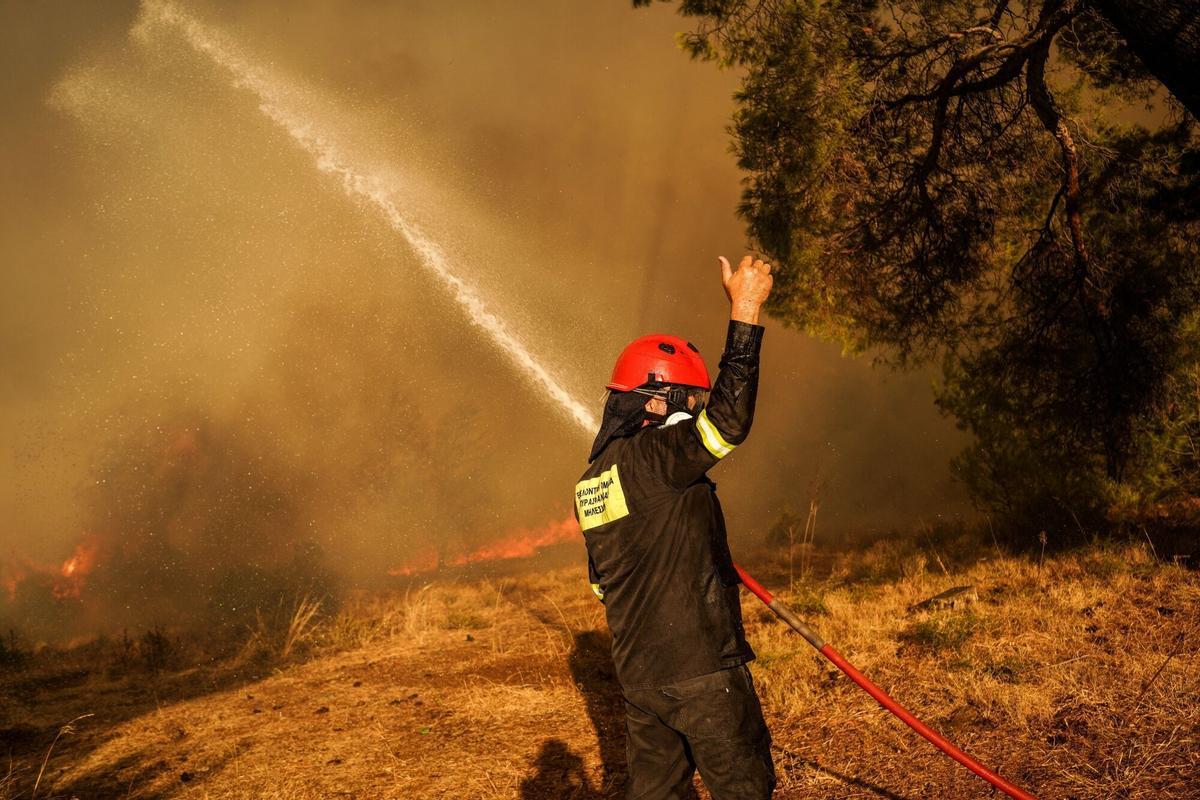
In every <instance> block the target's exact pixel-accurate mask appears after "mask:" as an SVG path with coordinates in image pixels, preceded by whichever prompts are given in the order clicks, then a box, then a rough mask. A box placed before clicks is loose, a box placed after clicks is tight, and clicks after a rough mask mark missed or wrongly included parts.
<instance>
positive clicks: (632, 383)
mask: <svg viewBox="0 0 1200 800" xmlns="http://www.w3.org/2000/svg"><path fill="white" fill-rule="evenodd" d="M643 383H675V384H679V385H682V386H696V387H698V388H701V389H710V388H712V384H711V383H710V382H709V380H708V369H707V368H706V367H705V366H704V359H702V358H701V357H700V351H699V350H697V349H696V345H694V344H692V343H691V342H689V341H687V340H686V339H680V338H679V337H678V336H667V335H666V334H662V333H652V334H650V335H649V336H643V337H641V338H640V339H634V340H633V341H632V342H630V343H629V346H627V347H626V348H625V349H624V350H622V351H621V355H620V356H619V357H618V358H617V365H616V366H615V367H613V374H612V380H610V381H609V382H608V388H609V389H615V390H616V391H618V392H629V391H632V390H634V389H636V388H637V387H639V386H641V385H642V384H643Z"/></svg>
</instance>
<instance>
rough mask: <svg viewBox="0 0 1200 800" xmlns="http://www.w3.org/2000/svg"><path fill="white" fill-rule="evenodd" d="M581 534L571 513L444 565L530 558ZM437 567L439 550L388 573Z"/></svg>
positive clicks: (454, 557) (480, 548) (401, 573)
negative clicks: (545, 548)
mask: <svg viewBox="0 0 1200 800" xmlns="http://www.w3.org/2000/svg"><path fill="white" fill-rule="evenodd" d="M581 535H582V533H581V532H580V530H579V523H578V522H577V521H576V520H575V516H574V515H573V514H569V515H567V516H566V517H565V518H563V519H561V520H555V521H553V522H549V523H547V524H545V525H542V526H540V527H536V528H528V529H523V530H518V531H514V532H513V533H511V534H509V535H507V536H505V537H503V538H502V539H499V540H497V541H494V542H488V543H487V544H483V545H480V546H479V547H477V548H475V549H474V550H472V551H470V552H468V553H463V554H459V555H455V556H453V557H450V558H447V559H446V560H445V561H443V562H442V566H443V567H457V566H462V565H464V564H474V563H477V562H480V561H497V560H501V559H508V558H529V557H530V556H533V555H536V554H537V552H538V550H540V549H541V548H543V547H548V546H550V545H553V544H561V543H562V542H569V541H571V540H572V539H575V538H577V537H579V536H581ZM437 568H438V559H437V551H436V550H429V551H427V552H425V553H422V554H421V555H420V556H417V557H416V558H412V559H410V560H409V561H407V562H405V563H404V564H403V565H401V566H398V567H392V568H391V569H389V570H388V573H387V574H388V575H392V576H394V577H399V576H405V575H416V574H418V573H421V572H432V571H434V570H436V569H437Z"/></svg>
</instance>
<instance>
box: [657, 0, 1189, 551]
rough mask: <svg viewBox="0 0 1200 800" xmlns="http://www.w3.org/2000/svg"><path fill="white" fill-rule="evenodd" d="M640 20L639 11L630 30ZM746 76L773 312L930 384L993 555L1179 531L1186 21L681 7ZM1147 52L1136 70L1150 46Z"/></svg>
mask: <svg viewBox="0 0 1200 800" xmlns="http://www.w3.org/2000/svg"><path fill="white" fill-rule="evenodd" d="M648 4H649V0H635V3H634V5H648ZM678 9H679V12H680V13H681V14H682V15H684V16H685V17H686V18H687V19H688V20H689V21H690V23H692V30H691V31H690V32H688V33H685V34H682V35H681V44H682V46H683V47H684V49H685V50H686V51H688V52H689V53H690V54H691V55H693V56H694V57H697V58H701V59H709V60H714V61H717V62H718V63H720V64H721V65H724V66H734V67H737V68H740V69H741V70H743V74H744V78H743V82H742V87H741V90H740V91H739V92H738V94H737V103H738V105H737V110H736V113H735V116H734V118H733V121H732V126H731V133H732V135H733V147H734V150H735V152H736V154H737V156H738V159H739V164H740V166H741V167H742V169H743V170H744V171H745V173H746V178H745V191H744V196H743V202H742V205H741V207H740V213H741V215H742V216H743V218H744V219H745V221H746V224H747V229H748V233H749V235H750V237H751V238H752V239H753V240H754V241H755V242H757V243H758V245H759V246H760V247H761V248H762V249H763V250H764V251H765V252H766V253H768V254H769V255H770V257H771V259H772V260H773V261H776V262H778V264H779V268H778V277H777V280H776V292H775V294H774V295H773V296H772V303H773V306H772V309H771V310H772V312H773V313H774V315H775V316H776V317H777V318H780V319H783V320H785V321H787V322H788V323H790V324H793V325H796V326H799V327H803V328H805V329H807V330H809V331H812V332H815V333H817V334H820V335H823V336H826V337H830V338H835V339H840V340H841V341H843V342H845V343H846V344H847V345H848V346H849V347H851V348H852V349H855V350H858V351H860V352H870V353H871V354H873V355H874V356H876V357H877V358H878V359H880V360H882V361H885V362H887V363H890V364H892V365H896V366H901V367H909V366H914V365H918V364H922V363H927V362H930V361H933V362H935V363H940V364H941V365H942V367H943V373H944V375H943V380H942V381H941V383H940V385H939V387H938V389H937V402H938V404H939V406H940V407H941V408H942V409H943V410H944V411H945V413H947V414H950V415H953V416H954V417H955V418H956V419H957V420H958V422H959V424H960V425H961V426H962V427H964V428H966V429H968V430H969V431H970V432H971V433H972V434H973V435H974V437H975V442H974V444H973V445H971V446H970V447H969V448H968V449H967V450H966V451H965V452H963V453H962V454H961V455H960V456H959V458H958V459H957V461H956V464H955V470H956V473H957V475H958V477H960V478H961V479H962V480H963V481H964V482H965V483H966V484H967V486H968V487H969V488H970V490H971V491H972V493H973V495H974V497H975V499H976V501H977V502H978V504H979V505H980V506H981V507H982V508H983V509H985V510H986V511H988V512H989V513H990V514H991V515H992V516H993V517H994V518H995V519H996V520H997V521H998V522H1001V523H1004V524H1002V525H1000V526H999V528H1000V532H1001V535H1002V536H1003V535H1008V536H1012V537H1016V538H1017V539H1018V540H1019V541H1021V542H1029V541H1031V538H1030V534H1036V533H1037V532H1039V531H1042V530H1050V531H1051V532H1052V533H1054V534H1056V535H1055V537H1054V540H1055V541H1057V542H1059V543H1062V542H1070V541H1075V542H1078V541H1080V540H1081V539H1086V538H1088V537H1090V536H1091V535H1093V534H1095V533H1097V532H1104V531H1114V530H1126V531H1137V532H1138V535H1139V536H1140V535H1141V530H1142V528H1143V527H1145V528H1148V529H1150V530H1152V531H1155V532H1156V533H1164V532H1165V533H1171V532H1174V533H1178V534H1182V536H1180V537H1177V539H1176V542H1175V544H1179V546H1180V547H1181V548H1182V549H1184V550H1186V549H1187V548H1189V547H1190V546H1191V544H1192V543H1193V542H1194V539H1195V533H1196V530H1197V516H1198V515H1197V506H1198V499H1197V495H1198V493H1200V484H1198V482H1197V481H1198V478H1197V476H1198V475H1200V451H1198V450H1197V443H1198V441H1200V438H1198V437H1200V367H1198V363H1200V348H1198V345H1200V321H1198V315H1197V309H1198V307H1200V306H1198V303H1200V266H1198V264H1197V258H1196V257H1197V241H1198V239H1197V234H1198V233H1200V224H1198V219H1197V213H1198V209H1200V204H1198V203H1197V200H1200V151H1198V150H1197V146H1196V145H1197V143H1196V135H1195V113H1196V111H1197V109H1198V108H1200V103H1198V102H1197V99H1196V94H1195V88H1194V84H1195V74H1196V66H1197V61H1198V60H1200V59H1198V58H1197V55H1198V53H1200V47H1198V43H1200V34H1198V30H1200V29H1198V27H1197V23H1196V11H1197V8H1196V4H1195V3H1189V2H1171V3H1162V4H1148V3H1139V2H1135V0H1112V2H1084V1H1079V0H1033V1H1031V2H1022V3H1012V2H1008V0H993V1H991V2H972V1H971V0H950V1H945V2H932V3H927V2H921V3H917V2H879V1H878V0H849V1H845V0H834V2H826V3H814V2H782V0H757V1H756V0H717V1H716V2H712V1H706V2H690V1H689V0H683V2H680V3H679V4H678ZM1150 32H1155V33H1154V34H1153V37H1154V39H1153V41H1154V44H1153V45H1151V44H1150V41H1149V39H1150Z"/></svg>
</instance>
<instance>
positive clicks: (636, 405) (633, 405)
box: [588, 392, 646, 464]
mask: <svg viewBox="0 0 1200 800" xmlns="http://www.w3.org/2000/svg"><path fill="white" fill-rule="evenodd" d="M645 421H646V397H645V395H641V394H638V393H637V392H611V393H609V395H608V401H607V402H605V404H604V417H603V418H602V419H601V420H600V432H599V433H597V434H596V440H595V441H594V442H593V443H592V452H591V454H590V455H589V456H588V463H589V464H590V463H592V462H593V461H595V460H596V457H597V456H599V455H600V453H602V452H603V451H604V448H605V447H607V446H608V443H609V442H611V441H612V440H613V439H619V438H621V437H622V436H632V435H633V434H635V433H637V432H638V431H639V430H641V428H642V424H643V423H644V422H645Z"/></svg>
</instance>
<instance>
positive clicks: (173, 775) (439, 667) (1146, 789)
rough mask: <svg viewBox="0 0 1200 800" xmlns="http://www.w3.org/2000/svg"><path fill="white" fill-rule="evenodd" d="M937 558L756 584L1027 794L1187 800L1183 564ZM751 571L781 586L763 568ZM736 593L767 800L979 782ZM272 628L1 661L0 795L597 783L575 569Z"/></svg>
mask: <svg viewBox="0 0 1200 800" xmlns="http://www.w3.org/2000/svg"><path fill="white" fill-rule="evenodd" d="M937 550H938V551H939V552H938V555H937V556H936V557H935V556H934V555H933V554H932V552H930V551H928V550H925V551H922V548H921V547H920V546H919V545H914V544H913V543H911V542H907V543H906V542H898V541H896V542H880V543H877V544H875V545H873V546H872V547H869V548H866V549H865V550H860V551H848V552H845V553H840V554H830V553H828V552H825V553H821V552H820V551H818V553H817V555H816V558H815V559H814V562H815V565H816V566H815V569H814V574H816V575H818V576H820V577H819V578H818V579H809V580H807V581H804V582H802V583H797V584H796V585H794V586H792V587H790V588H789V587H784V588H785V590H784V591H782V592H781V596H782V597H784V599H786V600H788V601H789V602H791V603H792V604H793V605H794V607H795V608H796V609H797V610H798V611H800V612H801V613H803V614H804V615H805V616H807V617H808V618H809V619H810V620H811V621H812V622H813V623H814V624H815V625H816V626H817V627H818V629H819V630H821V632H822V633H823V634H824V635H825V636H826V637H827V638H828V639H829V640H830V641H832V642H834V643H835V644H836V645H837V647H838V648H839V649H840V650H841V651H842V652H843V653H844V654H845V655H846V656H847V657H848V658H849V659H850V660H851V661H853V662H854V663H855V664H856V665H857V666H858V667H859V668H860V669H862V670H863V671H864V672H866V673H867V674H868V675H869V676H871V677H872V678H873V679H874V680H875V681H876V682H877V683H879V684H880V685H881V686H883V687H884V688H885V689H886V690H888V691H889V692H891V693H892V694H893V695H894V696H895V697H896V698H897V699H898V700H900V701H901V702H902V703H904V704H905V705H907V706H908V707H909V708H911V709H912V710H913V711H914V712H915V713H917V714H918V715H919V716H921V717H922V718H923V719H925V720H926V721H927V722H929V723H930V724H932V725H933V726H934V727H936V728H938V729H940V730H942V731H943V732H944V733H946V734H948V735H949V736H950V737H951V738H953V739H954V740H956V741H957V742H958V743H959V744H960V745H961V746H963V747H964V748H965V749H967V750H968V751H969V752H972V753H973V754H974V755H976V756H977V757H979V758H980V759H981V760H982V761H984V762H985V763H988V764H989V765H991V766H994V767H996V768H997V769H998V770H999V771H1001V772H1002V773H1003V774H1005V775H1006V776H1008V777H1010V778H1011V779H1013V780H1015V781H1016V782H1017V783H1019V784H1022V785H1025V786H1027V787H1028V788H1031V789H1033V790H1034V791H1035V792H1036V793H1037V794H1038V795H1039V796H1040V797H1043V798H1111V797H1122V798H1151V797H1153V798H1167V797H1169V798H1186V797H1200V790H1198V789H1197V786H1200V769H1198V767H1197V763H1198V760H1200V703H1197V698H1198V697H1200V670H1197V669H1196V666H1195V656H1196V653H1197V649H1198V644H1200V637H1198V634H1200V629H1198V627H1197V620H1200V614H1198V612H1200V580H1198V578H1197V575H1196V573H1194V572H1189V571H1186V570H1183V569H1181V568H1179V567H1175V566H1168V565H1162V564H1159V563H1157V562H1156V561H1155V560H1154V558H1153V557H1152V555H1151V554H1150V553H1149V551H1148V550H1143V549H1141V548H1136V547H1133V548H1122V549H1116V548H1105V547H1097V548H1093V549H1091V550H1088V551H1086V552H1081V553H1075V554H1068V555H1063V556H1047V557H1046V559H1045V563H1044V564H1043V565H1042V567H1041V568H1040V569H1039V567H1038V564H1037V562H1036V560H1035V561H1033V562H1030V561H1026V560H1022V559H1014V558H1003V557H995V555H994V551H993V550H992V548H991V547H990V546H989V547H988V548H987V549H986V552H987V553H989V554H992V555H993V557H992V558H990V559H988V560H983V561H976V560H975V559H976V557H977V556H978V555H979V554H980V552H985V551H981V550H979V549H977V548H974V547H973V546H970V545H969V543H967V542H960V543H958V544H957V545H956V544H955V543H953V542H940V543H939V544H938V547H937ZM939 561H940V562H941V565H939V563H938V562H939ZM752 565H753V566H756V567H757V569H755V570H754V571H755V572H756V573H757V574H758V575H759V577H760V578H762V579H763V580H764V581H765V582H767V583H769V584H772V585H775V586H779V585H780V584H781V583H785V582H786V575H787V565H786V560H785V559H781V560H780V561H778V562H771V561H768V560H763V559H759V560H758V561H757V562H752ZM930 565H932V570H931V569H930ZM943 567H944V568H943ZM960 584H971V585H973V586H974V587H975V591H974V592H973V593H971V595H970V597H971V598H972V599H971V600H970V601H969V602H967V603H966V604H965V605H959V606H957V607H954V608H947V609H941V610H932V611H922V612H917V613H910V612H909V611H908V609H909V607H910V606H912V605H913V604H914V603H916V602H918V601H921V600H924V599H926V598H928V597H930V596H932V595H934V594H937V593H938V592H940V591H942V590H944V589H947V588H949V587H950V586H954V585H960ZM756 603H757V601H754V600H753V598H750V597H749V596H748V595H747V596H746V599H745V605H744V608H745V616H746V619H747V631H748V635H749V637H750V639H751V642H752V644H753V645H754V647H755V649H756V651H757V652H758V654H759V661H758V662H757V664H756V665H755V666H754V667H753V669H754V674H755V678H756V680H757V682H758V684H759V689H760V693H761V695H762V697H763V702H764V706H765V709H766V713H767V716H768V722H769V723H770V725H771V727H772V731H773V734H774V737H775V743H776V747H777V750H776V763H777V768H778V772H779V777H780V789H779V792H778V794H777V797H780V798H784V799H785V800H788V799H790V798H871V797H891V798H895V797H900V798H913V799H915V798H923V797H929V796H932V795H938V796H941V797H946V798H975V797H978V798H982V797H988V796H990V795H989V791H988V790H987V787H986V786H985V785H984V784H982V783H981V782H980V781H978V780H977V779H975V778H973V777H972V776H970V775H969V774H968V773H967V772H966V771H965V770H963V769H961V768H960V767H958V766H956V765H954V764H953V763H952V762H949V761H948V760H946V759H945V758H943V757H941V756H940V755H938V754H937V753H936V752H935V751H934V750H933V749H932V748H931V747H930V746H929V745H927V744H926V743H925V742H924V741H923V740H921V739H919V738H918V737H916V736H915V735H914V734H912V733H911V732H910V731H909V730H908V729H907V728H905V727H904V726H903V725H901V724H900V723H899V722H897V721H896V720H894V719H893V718H891V717H890V716H889V715H887V714H886V712H884V711H883V710H882V709H880V708H879V707H878V706H877V705H875V704H874V703H873V702H872V701H871V700H870V699H869V698H868V697H867V696H866V695H865V694H863V693H862V692H861V691H859V690H858V689H857V688H855V687H854V686H853V685H852V684H850V683H849V681H848V680H846V679H845V678H844V677H843V676H841V675H840V674H839V673H837V672H836V670H834V669H833V668H832V666H831V665H829V664H828V663H827V662H824V661H823V660H822V659H821V658H820V657H819V656H817V655H816V654H815V653H814V652H813V651H811V650H810V649H809V648H808V647H807V645H806V644H805V643H804V642H803V640H801V639H799V638H798V637H796V636H794V635H792V634H790V633H789V632H788V630H787V629H786V628H784V627H783V626H782V625H780V624H779V623H777V622H776V621H774V620H773V619H771V618H769V617H768V615H767V614H766V612H765V611H764V610H762V609H761V607H759V606H757V604H756ZM281 630H282V633H279V634H276V638H275V639H272V640H271V641H272V642H273V643H274V644H273V645H272V646H271V647H270V648H263V650H262V651H261V652H260V653H259V655H258V656H256V658H254V659H249V660H246V659H242V660H241V661H239V660H238V659H230V660H227V661H225V662H222V663H220V664H215V665H211V666H209V667H205V668H201V667H197V666H195V665H192V666H190V667H187V668H180V669H178V670H177V671H174V672H171V671H167V672H164V673H162V674H159V675H155V674H154V673H147V674H142V675H124V676H119V675H118V676H113V675H111V674H109V672H107V671H106V670H103V669H96V670H92V671H91V672H89V673H88V676H87V677H86V678H84V679H83V680H82V682H80V683H78V684H72V685H68V686H64V685H62V681H59V682H58V683H55V682H54V681H52V680H48V681H47V682H44V683H38V680H39V675H41V673H39V672H38V670H39V669H42V670H44V669H45V665H44V664H43V665H42V666H41V667H39V666H38V664H37V663H30V664H29V665H27V666H25V667H22V668H20V669H16V670H10V671H9V672H7V673H4V674H3V676H0V681H2V682H3V685H2V686H0V690H3V691H5V692H8V691H9V690H10V689H12V688H14V687H16V691H15V692H14V693H13V695H12V696H13V697H14V698H17V702H16V703H15V704H6V706H5V707H4V710H3V715H2V716H0V729H3V730H0V734H5V731H7V734H5V735H8V736H9V739H11V740H13V741H15V742H16V746H14V745H13V744H12V742H10V743H9V744H8V745H7V746H6V749H11V750H12V751H13V752H14V755H15V760H14V761H13V766H12V767H11V769H7V776H0V798H4V800H15V798H17V797H22V798H27V797H29V796H30V795H29V791H30V788H31V787H32V785H33V783H34V778H35V775H36V773H37V769H38V765H39V763H41V762H42V761H43V760H44V761H45V763H46V769H45V774H44V776H43V777H42V785H41V787H40V788H39V792H40V794H39V796H47V797H49V796H67V797H69V796H71V795H72V794H77V795H79V796H80V797H131V798H133V797H197V798H199V797H206V798H252V797H254V798H257V797H278V798H316V797H336V796H343V797H372V798H375V797H394V798H481V799H492V798H522V799H523V800H538V799H539V798H567V797H574V798H580V799H581V800H586V799H587V798H602V797H620V796H621V795H620V785H621V780H622V771H621V770H622V765H621V754H622V752H623V747H624V744H623V741H622V740H621V735H620V717H619V712H620V700H619V695H618V694H617V693H616V690H615V687H614V686H613V684H612V682H611V674H610V673H609V672H608V671H607V668H606V663H605V652H604V648H605V646H606V645H607V641H606V638H605V634H604V621H603V612H602V607H601V606H600V605H599V604H598V603H596V602H595V601H594V600H593V599H592V598H591V593H590V590H589V589H588V586H587V582H586V580H585V575H584V573H583V570H582V569H566V570H557V571H553V572H547V573H540V574H531V575H527V576H524V577H520V578H506V579H503V580H499V579H497V580H486V579H485V580H476V581H457V582H445V583H435V584H430V585H426V586H420V587H418V586H413V587H412V588H410V589H408V590H405V591H400V592H395V593H390V594H380V593H373V594H362V595H358V596H354V597H352V598H350V599H349V600H348V601H347V602H345V603H343V605H342V607H341V609H340V610H339V611H337V612H336V613H334V614H332V615H322V613H321V612H320V611H319V609H318V608H317V605H316V604H314V601H312V600H311V599H305V600H303V601H301V602H298V603H297V604H296V606H295V608H293V609H291V610H290V615H289V616H288V622H287V625H286V626H284V627H283V628H282V629H281ZM252 638H253V637H252ZM263 638H264V640H265V634H264V637H263ZM264 653H265V654H264ZM35 662H36V659H35ZM250 666H253V667H255V669H250ZM43 677H44V676H43ZM6 696H8V695H6ZM86 713H94V714H95V716H94V717H93V718H91V719H88V720H81V721H79V722H78V723H76V726H75V727H76V733H75V735H74V736H72V737H64V738H63V739H62V740H60V741H59V743H58V745H57V748H56V749H55V750H54V751H53V753H50V752H48V750H47V747H48V746H49V744H50V740H51V739H52V738H53V736H54V732H55V731H57V730H58V729H59V728H61V727H62V725H63V722H64V721H65V720H68V719H71V718H72V717H75V716H78V715H80V714H86ZM19 726H25V728H20V727H19ZM20 730H26V731H27V732H28V731H33V733H32V734H28V735H24V736H21V735H18V734H14V733H13V731H20ZM0 744H2V743H0ZM606 766H607V769H606Z"/></svg>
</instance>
